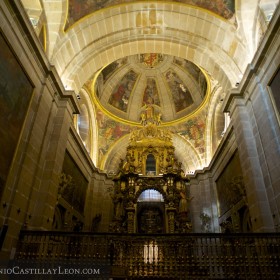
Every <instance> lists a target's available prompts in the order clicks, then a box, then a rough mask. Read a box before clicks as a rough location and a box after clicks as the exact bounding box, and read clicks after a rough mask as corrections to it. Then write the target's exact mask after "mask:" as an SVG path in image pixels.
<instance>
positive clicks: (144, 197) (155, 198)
mask: <svg viewBox="0 0 280 280" xmlns="http://www.w3.org/2000/svg"><path fill="white" fill-rule="evenodd" d="M138 202H164V199H163V196H162V194H161V193H160V192H158V191H156V190H151V189H149V190H145V191H143V192H142V193H141V194H140V196H139V198H138Z"/></svg>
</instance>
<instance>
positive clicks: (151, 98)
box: [142, 78, 160, 107]
mask: <svg viewBox="0 0 280 280" xmlns="http://www.w3.org/2000/svg"><path fill="white" fill-rule="evenodd" d="M145 104H155V105H157V106H159V107H160V100H159V94H158V89H157V84H156V80H155V79H153V78H147V83H146V87H145V90H144V96H143V102H142V105H143V106H144V105H145Z"/></svg>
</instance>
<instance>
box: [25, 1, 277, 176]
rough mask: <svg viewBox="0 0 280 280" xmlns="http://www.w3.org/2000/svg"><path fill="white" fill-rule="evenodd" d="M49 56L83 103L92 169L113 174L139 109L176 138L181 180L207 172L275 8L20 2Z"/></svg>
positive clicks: (268, 4)
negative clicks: (152, 112) (227, 109)
mask: <svg viewBox="0 0 280 280" xmlns="http://www.w3.org/2000/svg"><path fill="white" fill-rule="evenodd" d="M22 4H23V6H24V8H25V10H26V12H27V14H28V16H29V18H30V21H31V23H32V24H33V27H34V29H35V32H36V33H37V35H38V38H39V39H40V41H41V42H42V47H43V48H44V49H45V52H46V55H47V57H48V59H49V61H50V63H51V64H53V65H54V66H55V67H56V70H57V72H58V74H59V76H60V78H61V80H62V82H63V84H64V87H65V89H67V90H74V91H75V93H76V95H77V98H78V101H79V103H80V111H81V113H80V115H79V116H77V118H76V119H75V122H76V123H75V125H76V129H77V131H78V133H79V134H80V137H81V139H82V141H83V143H84V145H85V147H86V149H87V151H88V153H89V154H90V156H91V158H92V160H93V162H94V164H95V165H96V166H97V167H98V168H99V169H101V170H103V171H106V172H109V173H110V172H116V170H117V168H118V164H119V161H120V159H121V158H124V157H125V152H126V147H127V145H128V143H129V135H130V133H131V132H132V131H133V130H135V129H137V128H139V126H140V114H141V111H142V110H144V108H145V105H147V104H153V106H154V108H155V109H156V110H157V111H158V112H159V113H160V114H161V126H162V127H164V128H166V129H168V130H170V131H171V132H172V133H173V144H174V146H175V151H176V155H177V157H178V159H179V161H181V162H182V166H183V169H184V171H185V172H186V173H193V172H195V171H196V170H199V169H202V168H204V167H206V166H207V165H208V164H209V163H210V161H211V159H212V157H213V155H214V153H215V151H216V149H217V147H218V145H219V143H220V141H221V140H222V137H223V135H224V132H225V130H226V127H227V125H228V123H229V121H230V120H229V117H228V116H227V115H226V114H224V112H223V100H224V99H225V97H226V95H227V94H228V92H229V89H231V88H232V87H234V86H235V85H236V83H238V82H240V80H241V79H242V75H243V73H244V71H245V69H246V67H247V65H248V64H249V63H250V61H251V59H252V57H253V55H254V53H255V51H256V48H257V46H258V44H259V42H260V40H261V37H262V34H263V33H264V32H265V30H266V27H267V24H268V23H269V20H270V18H271V16H272V14H273V11H274V9H275V7H276V5H277V4H278V1H275V0H262V1H261V0H260V1H255V0H246V1H245V0H211V1H208V0H205V1H201V0H174V1H163V0H159V1H132V0H98V1H96V0H87V1H82V0H22Z"/></svg>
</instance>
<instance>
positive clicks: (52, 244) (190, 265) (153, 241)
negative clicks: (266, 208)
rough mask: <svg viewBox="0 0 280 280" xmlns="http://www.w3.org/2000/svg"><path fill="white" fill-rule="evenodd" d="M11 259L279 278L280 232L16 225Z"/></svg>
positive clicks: (165, 273)
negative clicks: (93, 230)
mask: <svg viewBox="0 0 280 280" xmlns="http://www.w3.org/2000/svg"><path fill="white" fill-rule="evenodd" d="M16 259H17V260H21V259H22V260H23V259H24V260H36V261H38V260H40V262H41V263H44V262H45V263H48V262H52V261H54V260H55V262H56V263H59V262H60V261H61V262H66V261H67V260H69V261H70V260H80V261H85V262H90V263H104V264H107V265H108V266H109V269H110V277H112V278H114V277H117V276H118V277H123V278H122V279H142V278H143V279H146V278H149V279H174V280H175V279H246V280H247V279H254V280H257V279H270V280H272V279H280V235H279V234H273V233H267V234H263V233H262V234H230V235H229V234H168V235H167V234H162V235H150V234H149V235H138V234H122V235H121V234H108V233H103V234H101V233H100V234H91V233H85V232H80V233H69V232H56V231H52V232H47V231H44V232H41V231H22V232H21V236H20V240H19V244H18V248H17V252H16ZM108 279H109V278H108Z"/></svg>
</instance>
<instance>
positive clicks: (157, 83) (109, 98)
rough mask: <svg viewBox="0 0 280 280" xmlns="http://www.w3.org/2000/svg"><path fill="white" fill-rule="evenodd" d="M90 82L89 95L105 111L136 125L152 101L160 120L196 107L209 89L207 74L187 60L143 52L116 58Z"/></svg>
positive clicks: (181, 115)
mask: <svg viewBox="0 0 280 280" xmlns="http://www.w3.org/2000/svg"><path fill="white" fill-rule="evenodd" d="M93 81H94V82H93V83H91V94H92V97H93V99H94V101H95V103H96V104H97V106H98V107H99V109H100V110H102V111H103V112H104V113H105V114H107V115H108V116H110V117H113V118H117V119H118V121H121V122H124V123H129V124H130V125H133V124H135V125H139V121H140V115H141V112H142V111H143V110H144V109H145V106H146V105H151V104H152V105H153V106H154V108H155V110H156V111H157V112H158V113H160V114H161V121H162V123H163V124H166V125H168V124H170V123H173V122H177V121H180V120H182V119H185V118H186V117H188V116H189V115H190V114H193V113H194V112H197V111H199V110H200V109H201V108H202V107H203V105H204V104H205V101H206V99H207V95H208V92H210V89H209V85H208V83H207V76H206V74H205V73H204V72H203V70H202V69H200V68H199V67H197V66H196V65H195V64H193V63H192V62H190V61H187V60H185V59H181V58H178V57H174V56H169V55H162V54H156V53H146V54H139V55H133V56H128V57H125V58H122V59H119V60H117V61H115V62H113V63H111V64H109V65H107V66H106V67H105V68H103V69H102V70H101V71H99V73H98V74H97V75H96V76H95V77H94V79H93Z"/></svg>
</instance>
